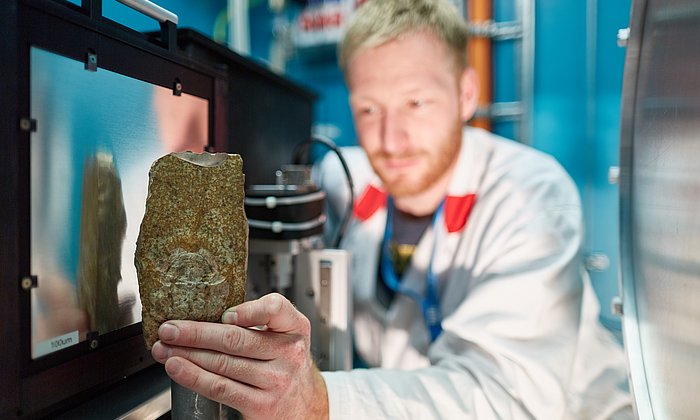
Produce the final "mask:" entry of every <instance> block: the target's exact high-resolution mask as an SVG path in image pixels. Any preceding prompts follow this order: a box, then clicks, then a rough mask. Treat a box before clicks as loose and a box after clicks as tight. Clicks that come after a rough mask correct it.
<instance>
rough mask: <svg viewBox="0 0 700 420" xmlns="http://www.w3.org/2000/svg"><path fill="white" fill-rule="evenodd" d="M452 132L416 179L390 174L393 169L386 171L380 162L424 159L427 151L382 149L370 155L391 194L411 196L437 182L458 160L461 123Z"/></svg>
mask: <svg viewBox="0 0 700 420" xmlns="http://www.w3.org/2000/svg"><path fill="white" fill-rule="evenodd" d="M450 134H451V135H450V139H449V140H448V141H443V142H439V143H438V144H440V145H441V150H440V151H439V153H437V154H436V155H432V159H433V160H431V161H430V162H429V165H428V167H427V170H426V172H425V173H423V174H422V176H421V177H420V178H419V179H418V180H416V181H411V180H407V179H405V178H404V177H402V176H401V175H393V176H390V175H389V173H390V172H391V171H387V172H389V173H386V172H384V171H383V169H382V166H381V165H380V163H381V162H382V161H385V160H387V159H392V158H393V159H404V158H407V159H410V158H419V159H422V158H423V157H424V156H425V155H428V153H427V152H425V151H422V150H419V151H417V152H411V153H406V154H396V155H392V154H388V153H385V152H381V151H380V152H377V153H374V154H372V155H370V156H369V160H370V163H371V165H372V168H374V171H375V172H376V173H377V175H379V178H380V179H381V180H382V183H383V184H384V188H386V190H387V191H388V192H389V194H391V195H392V196H393V197H410V196H414V195H417V194H420V193H422V192H424V191H426V190H427V189H428V188H430V187H431V186H432V185H433V184H435V182H437V181H438V180H439V179H440V177H442V176H443V175H444V174H445V173H446V172H447V171H448V170H449V169H450V168H451V167H452V164H453V163H454V162H455V161H456V160H457V157H458V155H459V149H460V146H461V144H462V126H461V124H460V125H456V127H455V129H453V130H452V132H451V133H450Z"/></svg>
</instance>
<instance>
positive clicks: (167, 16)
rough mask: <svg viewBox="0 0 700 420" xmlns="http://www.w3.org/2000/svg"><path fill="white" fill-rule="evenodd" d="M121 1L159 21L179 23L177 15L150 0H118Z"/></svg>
mask: <svg viewBox="0 0 700 420" xmlns="http://www.w3.org/2000/svg"><path fill="white" fill-rule="evenodd" d="M117 1H118V2H119V3H121V4H124V5H126V6H129V7H131V8H132V9H134V10H137V11H139V12H141V13H143V14H144V15H146V16H148V17H151V18H153V19H156V20H157V21H158V22H168V21H170V22H172V23H174V24H176V25H177V15H176V14H175V13H173V12H171V11H169V10H166V9H164V8H162V7H160V6H158V5H157V4H155V3H152V2H150V1H148V0H117Z"/></svg>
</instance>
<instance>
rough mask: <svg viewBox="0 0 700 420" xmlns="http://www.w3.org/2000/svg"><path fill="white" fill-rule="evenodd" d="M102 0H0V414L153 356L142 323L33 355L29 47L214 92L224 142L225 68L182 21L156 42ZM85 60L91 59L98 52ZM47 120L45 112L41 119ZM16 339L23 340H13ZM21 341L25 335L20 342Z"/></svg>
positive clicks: (83, 387)
mask: <svg viewBox="0 0 700 420" xmlns="http://www.w3.org/2000/svg"><path fill="white" fill-rule="evenodd" d="M101 6H102V1H101V0H83V2H82V5H81V6H76V5H74V4H72V3H68V2H65V1H62V0H4V1H1V2H0V38H1V39H2V40H3V42H2V43H0V63H1V66H2V67H1V69H2V75H1V77H0V92H2V97H0V102H1V103H2V107H0V108H1V109H2V110H3V112H2V113H1V114H0V143H1V144H2V145H3V146H4V147H3V151H2V153H0V195H1V196H2V200H0V295H2V296H3V299H2V300H3V303H2V305H0V325H1V326H2V328H0V331H1V334H2V336H1V339H0V355H2V357H3V361H2V363H1V364H0V366H2V367H1V369H2V371H1V375H0V418H20V417H31V418H35V417H41V416H49V415H52V413H56V412H58V411H60V410H62V409H64V408H66V407H69V406H71V405H75V404H76V403H77V402H79V401H81V400H84V399H85V398H88V397H89V396H90V395H94V394H95V393H97V392H98V391H99V390H100V389H101V388H104V387H105V386H107V385H109V384H110V383H114V382H116V381H118V380H119V379H122V378H123V377H125V376H129V375H132V374H134V373H136V372H138V371H141V370H143V369H145V368H147V367H149V366H151V365H152V364H153V363H154V362H153V359H152V358H151V356H150V354H149V353H148V352H147V351H146V349H145V347H144V344H143V339H142V336H141V327H140V324H136V325H131V326H129V327H126V328H122V329H120V330H118V331H115V332H112V333H109V334H105V335H103V336H101V337H100V342H99V346H98V347H97V348H96V349H91V347H90V343H89V342H87V341H84V342H81V343H79V344H78V345H75V346H72V347H69V348H67V349H64V350H61V351H59V352H57V353H53V354H50V355H47V356H45V357H42V358H40V359H37V360H32V359H31V349H30V346H31V319H30V312H31V310H30V293H29V291H28V290H24V289H23V288H22V287H21V286H20V284H21V280H22V279H23V278H25V277H27V276H31V275H32V274H33V273H31V272H30V269H31V263H30V256H31V255H30V254H31V251H30V250H31V244H30V229H29V228H30V196H31V194H30V177H29V174H30V158H29V157H30V134H31V133H30V131H31V129H27V127H26V126H24V125H23V124H22V123H21V120H23V119H28V120H31V115H30V109H31V108H30V80H29V77H30V76H29V75H30V62H29V60H30V58H29V57H30V50H31V48H32V47H38V48H41V49H44V50H48V51H50V52H52V53H56V54H59V55H61V56H65V57H68V58H71V59H74V60H78V61H86V60H89V58H88V57H92V59H94V58H95V55H96V58H97V62H96V65H97V68H98V71H99V69H106V70H110V71H113V72H116V73H120V74H123V75H126V76H129V77H132V78H135V79H139V80H142V81H145V82H148V83H151V84H155V85H160V86H164V87H168V88H173V86H174V84H175V82H176V81H178V82H180V83H181V85H182V92H185V93H188V94H192V95H195V96H198V97H201V98H204V99H207V100H208V101H209V104H210V106H209V149H210V150H212V151H224V150H226V148H227V139H226V133H227V127H226V118H225V115H226V113H227V108H226V107H227V103H228V98H227V95H228V81H227V77H228V76H227V74H226V73H224V72H222V71H221V70H217V69H215V68H214V67H211V66H207V65H205V64H201V63H198V62H196V61H194V60H192V59H189V58H187V57H186V56H184V55H183V54H181V53H178V52H177V51H176V31H175V30H176V27H175V25H174V24H172V23H170V22H168V23H165V24H162V25H161V29H162V30H161V36H160V39H159V40H158V41H157V42H153V41H152V40H149V39H147V37H146V36H144V35H142V34H140V33H138V32H136V31H133V30H131V29H129V28H127V27H124V26H123V25H120V24H118V23H116V22H113V21H110V20H108V19H106V18H103V17H102V16H101V11H102V7H101ZM88 64H89V65H92V64H95V63H94V62H93V60H90V61H89V62H88ZM38 123H39V124H40V123H41V122H40V121H39V122H38ZM17 341H19V343H17ZM18 344H19V345H18Z"/></svg>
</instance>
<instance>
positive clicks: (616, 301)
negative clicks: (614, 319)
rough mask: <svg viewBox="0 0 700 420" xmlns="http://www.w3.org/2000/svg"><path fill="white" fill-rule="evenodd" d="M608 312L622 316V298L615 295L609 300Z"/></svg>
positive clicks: (623, 312)
mask: <svg viewBox="0 0 700 420" xmlns="http://www.w3.org/2000/svg"><path fill="white" fill-rule="evenodd" d="M610 312H612V313H613V315H616V316H622V315H624V314H625V311H624V308H623V306H622V298H621V297H620V296H615V297H613V298H612V300H611V301H610Z"/></svg>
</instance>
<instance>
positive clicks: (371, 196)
mask: <svg viewBox="0 0 700 420" xmlns="http://www.w3.org/2000/svg"><path fill="white" fill-rule="evenodd" d="M387 198H388V194H387V193H386V191H382V190H380V189H379V188H377V187H375V186H374V185H371V184H369V185H367V187H366V188H365V190H364V191H363V192H362V194H361V195H360V198H359V199H358V200H357V202H356V203H355V208H354V209H353V215H354V216H355V218H356V219H358V220H359V221H361V222H364V221H366V220H367V219H369V218H370V217H372V216H373V215H374V213H376V211H377V210H379V209H380V208H382V207H386V202H387ZM475 202H476V194H467V195H464V196H455V195H448V196H447V198H445V214H444V217H445V227H446V228H447V231H448V232H449V233H454V232H459V231H461V230H462V229H464V227H465V226H466V225H467V219H469V213H471V211H472V207H474V203H475Z"/></svg>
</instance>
